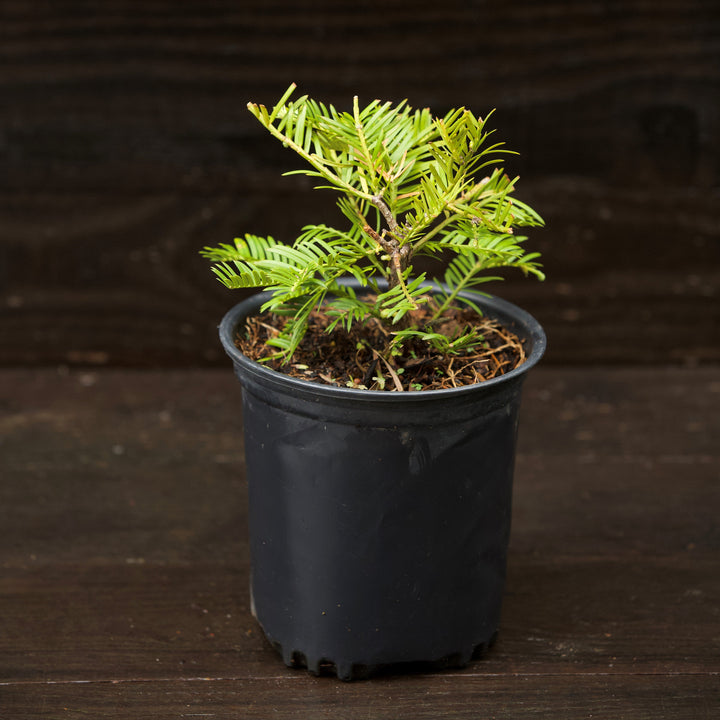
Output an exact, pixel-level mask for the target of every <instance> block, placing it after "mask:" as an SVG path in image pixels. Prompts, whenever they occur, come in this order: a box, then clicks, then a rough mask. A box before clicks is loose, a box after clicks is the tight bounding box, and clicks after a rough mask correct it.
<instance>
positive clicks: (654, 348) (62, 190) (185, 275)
mask: <svg viewBox="0 0 720 720" xmlns="http://www.w3.org/2000/svg"><path fill="white" fill-rule="evenodd" d="M291 81H296V82H297V83H298V84H299V85H300V87H301V89H302V90H303V91H305V92H308V93H310V94H311V95H314V96H316V97H318V98H320V99H323V100H325V101H330V102H333V103H335V104H337V105H339V106H347V105H348V104H349V103H350V101H351V97H352V95H353V94H358V95H359V96H360V97H361V98H362V99H363V100H365V101H368V100H370V99H372V98H374V97H379V98H382V99H391V100H398V99H401V98H404V97H407V98H408V99H409V101H410V102H411V104H413V105H420V106H426V105H427V106H430V107H432V108H433V109H434V110H435V111H437V112H438V113H440V112H443V111H444V110H446V109H448V108H450V107H453V106H456V105H466V106H468V107H471V108H472V109H473V110H475V111H477V112H478V113H484V112H486V111H487V110H489V109H491V108H493V107H494V108H497V114H496V122H497V124H498V126H499V127H500V128H501V131H500V133H499V135H500V136H502V138H503V139H505V140H507V142H508V145H509V146H510V147H512V148H514V149H517V150H519V151H521V153H522V156H521V157H520V158H517V159H513V161H512V162H511V163H510V164H509V165H508V167H509V169H510V170H512V171H513V172H517V173H519V174H520V175H521V176H522V180H521V183H520V186H519V195H520V197H522V198H523V199H525V200H527V201H529V202H531V203H532V204H534V205H535V206H536V207H537V208H538V210H539V211H540V212H541V213H542V214H543V215H544V216H545V218H546V220H547V223H548V227H547V228H546V229H544V230H542V231H537V232H534V233H533V241H534V242H535V244H536V246H537V247H539V248H540V249H541V250H543V251H544V253H545V263H546V269H547V272H548V275H549V279H548V281H547V282H545V283H543V284H540V283H537V282H535V281H532V280H516V279H514V280H511V281H508V282H507V283H505V284H504V285H502V286H495V287H494V288H493V290H494V292H497V293H498V294H502V295H504V296H505V297H508V298H509V299H511V300H515V301H517V302H520V303H521V304H522V305H524V306H525V307H526V308H527V309H528V310H530V311H531V312H533V313H534V314H535V315H536V316H537V317H538V318H539V319H540V320H541V321H542V322H543V324H544V325H545V326H546V329H547V331H548V334H549V338H550V349H549V352H548V356H547V362H549V363H579V364H583V363H642V364H668V363H671V364H672V363H674V364H687V365H693V364H698V363H707V362H717V361H718V360H720V341H719V339H718V333H717V331H716V330H715V328H716V327H717V325H718V322H719V321H720V312H719V307H720V304H719V303H718V289H719V287H720V263H719V262H718V261H719V260H720V206H719V202H718V201H719V200H720V5H718V3H717V1H716V0H653V1H652V2H648V1H647V0H624V1H619V0H616V1H615V0H603V1H600V0H541V1H538V0H519V1H518V2H513V3H490V2H486V1H483V0H476V1H473V0H463V1H462V2H460V1H459V0H446V1H445V2H443V3H437V2H428V1H427V0H416V1H415V2H413V3H407V2H400V1H399V0H384V2H377V1H372V2H355V3H340V2H336V1H334V0H320V1H318V2H297V1H295V0H245V1H243V2H237V1H236V0H172V1H171V0H142V1H141V0H105V1H104V2H102V3H88V2H83V1H81V0H64V1H62V2H55V1H53V0H37V1H35V2H32V3H26V2H23V1H21V0H2V2H0V365H5V366H12V365H123V366H198V365H213V364H224V363H225V362H226V360H225V358H224V357H223V356H222V351H221V350H220V348H219V344H218V342H217V338H216V334H215V326H216V325H217V322H218V320H219V318H220V317H221V315H222V313H223V312H224V310H225V309H226V308H227V307H229V306H230V305H231V304H232V303H234V302H235V301H236V300H237V299H239V295H237V294H234V293H231V292H229V291H226V290H224V289H223V288H222V287H220V286H219V284H217V283H216V282H215V281H214V280H213V278H212V276H211V275H210V273H209V271H208V268H207V266H206V263H205V261H203V260H202V259H201V258H199V257H198V255H197V251H198V249H200V248H201V247H203V246H204V245H207V244H215V243H217V242H221V241H228V240H230V239H232V238H233V237H234V236H235V235H239V234H242V233H244V232H246V231H251V232H256V233H259V234H265V233H270V234H273V235H274V236H275V237H277V238H280V239H287V240H290V239H292V238H293V237H294V234H295V232H296V231H297V229H298V228H300V227H301V226H302V225H303V224H304V223H306V222H309V221H329V220H332V219H333V217H334V214H335V210H334V208H333V199H332V197H331V195H329V194H320V193H311V191H310V185H309V183H308V182H306V181H305V180H303V179H299V178H284V179H283V178H281V177H280V172H281V171H283V170H286V169H289V168H292V167H294V164H293V163H294V158H293V157H291V155H290V154H289V153H286V152H284V151H283V150H282V149H281V148H280V147H279V146H278V147H276V144H275V142H274V141H273V140H272V139H271V138H270V137H269V136H266V134H265V131H264V130H263V129H262V128H261V127H260V125H259V124H257V123H256V121H255V120H254V119H253V118H252V117H251V116H250V115H249V113H247V111H246V109H245V105H246V103H247V101H248V100H256V101H260V102H264V103H267V104H269V103H271V102H273V100H275V99H276V98H277V97H278V96H279V95H280V94H281V92H282V91H283V90H284V89H285V87H287V85H288V84H289V83H290V82H291Z"/></svg>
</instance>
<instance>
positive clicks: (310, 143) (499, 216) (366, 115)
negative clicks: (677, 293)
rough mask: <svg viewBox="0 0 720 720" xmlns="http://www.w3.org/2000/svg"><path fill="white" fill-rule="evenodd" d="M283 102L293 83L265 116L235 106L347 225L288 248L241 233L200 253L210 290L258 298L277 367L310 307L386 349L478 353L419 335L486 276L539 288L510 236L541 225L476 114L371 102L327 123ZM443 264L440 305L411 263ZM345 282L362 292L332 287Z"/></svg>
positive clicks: (529, 260)
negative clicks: (271, 315) (419, 314)
mask: <svg viewBox="0 0 720 720" xmlns="http://www.w3.org/2000/svg"><path fill="white" fill-rule="evenodd" d="M294 91H295V85H294V84H293V85H291V86H290V87H289V88H288V90H287V91H286V92H285V94H284V95H283V96H282V97H281V98H280V100H279V102H278V103H277V105H275V107H274V108H272V110H268V109H267V108H266V107H265V106H263V105H257V104H255V103H249V104H248V109H249V110H250V112H251V113H252V114H253V115H254V116H255V117H256V118H257V119H258V120H259V121H260V123H261V124H262V125H263V126H264V127H265V128H266V129H267V130H268V131H269V132H270V133H271V134H272V135H273V136H275V137H276V138H277V139H278V140H279V141H280V142H281V143H282V144H283V146H284V147H287V148H290V149H292V150H293V151H295V152H296V153H297V154H298V155H299V156H300V157H301V158H302V159H303V160H304V161H305V162H306V167H305V168H304V169H302V170H296V171H294V172H293V173H288V174H296V173H302V174H304V175H308V176H310V177H314V178H318V181H319V184H318V186H317V187H319V188H329V189H331V190H334V191H336V192H339V194H340V196H339V198H338V200H337V204H338V206H339V207H340V210H341V211H342V213H343V214H344V216H345V217H346V218H347V221H348V224H347V227H346V228H345V229H343V230H337V229H335V228H332V227H328V226H326V225H308V226H307V227H305V228H303V230H302V233H301V234H300V236H299V237H298V238H297V239H296V240H295V242H294V243H293V244H292V245H291V246H289V245H285V244H282V243H279V242H277V241H275V240H274V239H273V238H271V237H257V236H255V235H250V234H246V235H245V236H244V237H243V238H237V239H236V240H235V242H234V243H233V244H232V245H228V244H223V245H220V246H218V247H215V248H205V249H204V250H203V251H202V254H203V255H204V256H205V257H207V258H208V259H209V260H211V261H212V262H213V263H214V266H213V270H214V272H215V274H216V275H217V277H218V278H219V280H220V281H221V282H222V283H223V284H224V285H226V286H227V287H228V288H247V287H261V288H264V289H267V290H269V291H271V292H272V295H271V297H270V299H269V300H268V301H267V302H266V303H265V305H264V308H263V309H264V310H268V311H272V312H280V313H283V314H285V315H288V316H289V317H290V321H289V322H288V323H287V326H286V329H285V331H284V332H283V333H282V334H281V335H280V336H279V337H276V338H275V339H274V340H273V341H272V342H273V343H274V344H275V345H276V347H277V348H278V349H279V353H280V354H281V355H282V356H283V357H284V359H285V360H288V359H290V357H291V356H292V354H293V352H294V351H295V349H296V348H297V346H298V344H299V343H300V341H301V340H302V337H303V335H304V332H305V329H306V327H307V320H308V317H309V316H310V313H311V312H312V311H313V310H314V309H316V308H318V307H319V306H320V305H323V304H324V305H325V307H326V309H327V311H328V312H329V313H330V314H331V316H332V318H333V322H332V323H331V325H330V327H329V329H330V330H332V329H333V328H334V327H336V326H337V325H338V324H341V325H342V326H344V327H346V328H348V329H349V328H350V327H351V326H352V324H353V323H355V322H362V321H364V320H366V319H368V318H370V317H375V318H377V319H379V320H380V321H381V322H383V323H384V324H385V325H386V326H388V328H389V330H390V331H391V333H393V336H394V338H395V341H394V346H393V347H391V348H390V350H392V351H397V346H398V345H400V344H402V342H403V340H404V339H406V338H408V337H410V336H415V337H419V338H421V339H422V340H424V341H425V342H428V343H430V344H431V345H432V346H433V347H434V348H435V349H436V350H437V351H438V352H443V353H453V352H457V351H459V349H462V348H467V347H468V346H469V345H473V344H477V343H479V342H481V341H482V338H480V337H475V336H473V335H472V333H470V334H468V335H463V336H462V337H458V338H447V337H445V336H444V335H441V334H439V333H436V332H433V329H432V324H433V321H437V320H438V319H439V318H440V317H441V316H442V313H443V311H444V310H445V309H446V308H447V307H448V306H449V305H450V304H451V303H454V302H456V301H459V300H463V298H462V297H461V296H460V293H461V292H462V291H464V290H469V289H476V288H478V287H479V286H480V285H481V284H483V283H485V282H487V281H488V280H491V279H498V278H496V277H492V276H488V271H492V270H494V269H496V268H502V267H515V268H519V269H520V270H521V271H523V272H524V273H525V274H533V275H535V276H537V277H538V278H540V279H543V277H544V276H543V274H542V272H541V270H540V265H539V263H538V259H539V253H536V252H530V253H527V252H525V251H524V249H523V247H522V243H523V242H524V241H525V240H526V238H525V237H523V236H518V235H516V234H515V229H516V228H518V227H524V226H537V225H542V224H543V221H542V219H541V218H540V216H539V215H538V214H537V213H536V212H535V211H534V210H532V209H531V208H530V207H528V206H527V205H525V204H524V203H522V202H520V201H519V200H517V199H516V198H514V197H513V195H512V194H513V191H514V189H515V180H512V179H510V178H509V177H508V176H507V175H506V174H505V172H504V171H503V169H502V168H499V167H496V163H497V160H498V157H499V155H500V154H501V153H507V152H508V151H507V150H504V149H503V144H502V143H494V144H492V143H490V142H489V138H490V135H491V134H492V132H493V131H491V130H489V129H487V120H488V117H489V116H487V117H485V118H481V117H475V116H474V115H473V114H472V113H471V112H470V111H468V110H466V109H464V108H459V109H456V110H451V111H450V112H448V113H447V114H446V115H445V116H444V117H441V118H440V117H433V116H432V114H431V113H430V111H429V110H427V109H424V110H413V109H412V108H411V107H409V106H408V105H407V103H406V102H401V103H399V104H397V105H393V104H391V103H389V102H386V103H381V102H380V101H378V100H374V101H373V102H371V103H370V104H369V105H367V106H366V107H364V108H360V105H359V103H358V99H357V97H356V98H355V99H354V102H353V107H352V112H340V111H338V110H336V109H335V108H334V107H333V106H332V105H329V106H326V105H324V104H322V103H319V102H316V101H315V100H312V99H310V98H309V97H307V96H306V95H303V96H302V97H299V98H297V99H295V100H292V99H291V98H292V96H293V93H294ZM448 254H450V255H451V257H452V259H451V260H450V262H449V264H448V266H447V270H446V272H445V275H444V278H443V284H444V286H445V290H444V294H443V295H441V296H440V298H439V300H438V299H437V296H436V298H435V299H434V298H433V297H432V296H431V295H430V294H429V293H428V287H427V278H426V277H425V273H419V274H416V273H414V272H413V262H414V261H415V258H417V257H419V256H422V255H425V256H432V257H440V256H442V257H446V256H447V255H448ZM347 276H353V277H355V278H356V279H357V280H358V281H359V283H360V284H361V286H363V287H367V288H368V289H369V290H371V291H372V292H371V294H369V295H367V294H356V293H355V291H354V290H353V289H352V288H350V287H348V286H347V285H343V284H341V283H340V282H339V281H340V279H341V278H343V277H347ZM379 281H384V282H379ZM367 298H372V300H368V299H367ZM463 301H464V302H467V300H463ZM427 303H431V307H432V308H433V314H432V320H431V321H430V323H429V324H426V326H425V327H422V328H413V327H410V326H409V323H408V318H407V316H408V313H410V312H411V311H413V310H416V309H417V308H418V307H419V306H420V305H423V304H427Z"/></svg>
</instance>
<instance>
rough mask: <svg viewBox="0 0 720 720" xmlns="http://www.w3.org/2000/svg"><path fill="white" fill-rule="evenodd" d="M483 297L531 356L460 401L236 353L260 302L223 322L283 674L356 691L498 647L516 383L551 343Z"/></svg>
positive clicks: (254, 527) (255, 602)
mask: <svg viewBox="0 0 720 720" xmlns="http://www.w3.org/2000/svg"><path fill="white" fill-rule="evenodd" d="M472 298H473V300H474V301H475V302H476V303H477V304H478V305H479V306H480V307H481V308H482V309H483V312H485V313H486V314H487V315H490V316H493V317H496V318H498V319H499V320H500V321H502V322H503V323H504V324H505V325H507V326H509V327H511V328H512V329H513V330H514V331H515V332H516V333H517V334H518V335H519V336H520V338H521V339H523V340H524V342H525V348H526V354H527V359H526V361H525V362H524V363H523V364H522V365H521V366H520V367H518V368H516V369H515V370H513V371H511V372H509V373H508V374H506V375H504V376H501V377H497V378H494V379H491V380H487V381H485V382H482V383H479V384H476V385H471V386H464V387H460V388H453V389H450V390H429V391H420V392H403V393H398V392H392V393H391V392H384V391H370V390H358V389H350V388H341V387H333V386H329V385H319V384H316V383H311V382H307V381H303V380H297V379H294V378H291V377H288V376H286V375H283V374H282V373H279V372H276V371H273V370H270V369H269V368H266V367H264V366H262V365H260V364H259V363H256V362H254V361H252V360H249V359H248V358H247V357H245V356H244V355H243V354H242V353H241V352H240V351H239V350H238V349H237V347H236V346H235V338H236V335H237V332H238V331H239V330H241V329H242V325H243V323H244V321H245V318H246V317H247V316H249V315H252V314H254V313H256V312H258V311H259V308H260V306H261V305H262V303H263V302H264V301H265V300H266V299H267V295H266V294H265V293H260V294H258V295H255V296H253V297H251V298H249V299H247V300H245V301H243V302H241V303H239V304H238V305H236V306H235V307H234V308H233V309H232V310H230V311H229V312H228V313H227V315H226V316H225V317H224V319H223V321H222V324H221V325H220V337H221V340H222V343H223V346H224V348H225V350H226V352H227V353H228V355H229V356H230V357H231V358H232V360H233V363H234V367H235V372H236V374H237V376H238V378H239V379H240V381H241V383H242V386H243V422H244V433H245V456H246V470H247V480H248V493H249V531H250V557H251V598H252V607H253V614H254V615H255V617H256V618H257V620H258V622H259V624H260V625H261V626H262V628H263V630H264V632H265V635H266V636H267V638H268V639H269V641H270V642H271V643H272V644H273V645H274V646H275V647H276V648H277V649H278V650H279V651H280V652H281V654H282V656H283V659H284V661H285V663H286V664H287V665H289V666H293V667H307V668H308V669H309V670H310V671H311V672H312V673H316V674H319V673H325V672H327V673H330V674H333V673H334V674H337V676H338V677H339V678H341V679H343V680H350V679H353V678H357V677H365V676H368V675H370V674H372V673H375V672H376V671H378V670H380V669H384V668H386V667H388V666H391V669H393V668H392V666H399V665H402V666H404V665H405V664H406V663H413V664H415V663H425V664H432V666H434V667H448V666H453V667H455V666H462V665H465V664H467V663H468V662H469V661H470V660H471V659H472V658H473V657H477V656H478V655H479V654H481V652H482V651H483V650H484V649H485V648H487V647H488V646H489V644H490V643H491V642H492V641H493V639H494V637H495V635H496V633H497V630H498V625H499V620H500V606H501V599H502V593H503V585H504V580H505V567H506V556H507V547H508V540H509V535H510V516H511V496H512V477H513V467H514V457H515V443H516V436H517V427H518V410H519V405H520V394H521V387H522V382H523V379H524V377H525V375H526V374H527V372H528V370H530V369H531V368H532V367H533V366H534V365H535V364H536V363H537V362H538V360H539V359H540V357H541V356H542V354H543V352H544V350H545V343H546V341H545V335H544V333H543V330H542V328H541V327H540V325H539V324H538V322H537V321H536V320H535V319H534V318H532V317H531V316H530V315H529V314H528V313H526V312H525V311H523V310H521V309H520V308H518V307H516V306H515V305H512V304H511V303H508V302H506V301H503V300H500V299H498V298H494V297H488V296H484V295H472Z"/></svg>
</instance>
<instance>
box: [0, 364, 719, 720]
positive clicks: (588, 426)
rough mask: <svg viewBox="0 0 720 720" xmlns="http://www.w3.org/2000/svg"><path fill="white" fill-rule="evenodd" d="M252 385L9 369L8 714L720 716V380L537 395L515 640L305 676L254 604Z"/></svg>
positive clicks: (5, 451)
mask: <svg viewBox="0 0 720 720" xmlns="http://www.w3.org/2000/svg"><path fill="white" fill-rule="evenodd" d="M239 400H240V387H239V385H238V384H237V383H236V381H235V380H234V378H233V377H232V373H231V371H230V370H229V369H228V370H226V371H216V370H192V371H152V370H148V371H145V370H144V371H129V370H126V371H123V370H102V371H96V370H93V371H83V370H73V371H68V370H67V369H62V368H60V369H46V370H34V371H31V370H3V371H0V474H1V476H2V482H1V483H0V538H1V540H2V542H1V543H0V567H1V568H2V574H1V575H0V717H2V718H8V720H22V719H24V718H33V719H34V718H86V717H91V718H96V717H113V718H133V719H134V720H139V719H141V718H152V719H153V720H156V719H157V718H310V719H312V720H317V719H322V718H333V719H335V718H353V719H354V718H358V719H359V718H362V719H372V720H381V719H384V718H428V719H429V718H441V717H443V718H444V717H447V718H474V719H475V718H548V719H550V718H552V719H553V720H562V719H563V718H573V719H577V718H593V719H595V720H597V719H599V718H603V719H607V720H618V719H619V718H633V719H635V718H647V719H648V720H662V719H663V718H678V719H680V718H682V719H691V720H696V719H702V718H707V719H710V718H717V717H720V677H719V673H720V572H718V571H719V569H720V567H719V562H718V561H719V559H720V513H719V511H720V484H719V483H718V479H719V477H718V476H719V472H718V471H719V470H720V445H719V444H718V437H720V413H718V401H719V400H720V369H718V368H700V369H693V370H690V369H647V368H642V369H639V368H638V369H622V368H620V369H563V368H556V367H554V368H542V367H541V368H539V369H538V370H536V371H535V372H534V373H533V374H532V375H531V377H530V379H529V380H528V382H527V385H526V390H525V396H524V405H523V413H522V422H521V431H520V448H519V457H518V463H517V470H516V485H515V509H514V524H513V534H512V541H511V550H510V556H509V571H508V582H507V589H506V597H505V604H504V610H503V617H502V624H501V630H500V636H499V640H498V642H497V644H496V646H495V647H494V648H493V649H492V651H491V652H490V653H489V654H488V655H487V657H486V658H484V659H482V660H480V661H477V662H474V663H472V664H471V665H470V666H469V667H467V668H466V669H463V670H453V671H448V672H437V673H429V674H423V673H416V674H411V675H386V676H383V677H378V678H375V679H372V680H369V681H362V682H355V683H342V682H340V681H338V680H336V679H334V678H326V677H321V678H316V677H312V676H311V675H309V674H307V673H306V672H304V671H295V670H290V669H287V668H285V666H284V665H283V664H282V662H281V661H280V659H279V657H278V656H277V655H276V654H275V652H274V651H273V650H272V649H271V648H270V647H269V645H268V643H267V642H266V641H265V640H264V638H263V637H262V634H261V632H260V631H259V629H258V627H257V625H256V624H255V622H254V620H253V619H252V617H251V615H250V609H249V606H248V587H247V586H248V551H247V541H246V500H245V483H244V468H243V447H242V439H241V428H242V418H241V414H240V409H239Z"/></svg>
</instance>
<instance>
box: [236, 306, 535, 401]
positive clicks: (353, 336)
mask: <svg viewBox="0 0 720 720" xmlns="http://www.w3.org/2000/svg"><path fill="white" fill-rule="evenodd" d="M430 314H431V313H430V310H429V309H428V308H427V306H422V307H421V308H420V309H418V310H416V311H414V312H413V313H411V314H410V324H411V325H412V326H414V327H419V328H423V327H425V325H426V324H427V321H428V320H429V317H430ZM330 322H331V318H329V317H328V316H327V315H325V314H324V313H323V312H321V311H315V312H314V313H313V314H312V315H311V317H310V322H309V325H308V330H307V332H306V334H305V336H304V338H303V340H302V342H301V343H300V346H299V347H298V349H297V350H296V352H295V354H294V355H293V357H292V359H291V360H290V361H289V362H286V363H283V361H282V360H280V359H272V358H273V355H276V354H277V352H278V351H277V348H274V347H272V346H271V345H267V344H266V341H267V340H268V339H270V338H272V337H273V336H275V335H277V334H278V333H279V332H280V331H281V329H282V328H283V326H284V324H285V318H283V317H282V316H278V315H272V314H269V313H265V314H262V315H257V316H253V317H251V318H249V319H248V321H247V325H246V328H245V332H244V333H241V334H239V336H238V338H237V340H236V344H237V346H238V348H239V349H240V350H241V352H242V353H243V354H244V355H246V356H247V357H249V358H250V359H252V360H256V361H259V362H262V363H263V364H265V365H266V366H267V367H270V368H272V369H273V370H277V371H278V372H281V373H284V374H286V375H290V376H292V377H295V378H300V379H303V380H310V381H312V382H317V383H321V384H326V385H336V386H340V387H353V388H361V389H369V390H386V391H391V392H392V391H395V392H407V391H419V390H441V389H448V388H453V387H460V386H463V385H471V384H474V383H478V382H483V381H485V380H489V379H490V378H493V377H496V376H497V375H502V374H504V373H506V372H509V371H510V370H512V369H514V368H516V367H517V366H518V365H520V364H521V363H522V362H524V360H525V350H524V348H523V343H522V341H521V340H520V339H519V338H518V337H517V335H515V333H513V332H512V331H511V330H510V329H508V328H506V327H503V326H502V325H501V324H500V323H498V322H497V321H496V320H493V319H491V318H488V317H486V316H480V315H478V314H477V313H476V312H474V311H473V310H471V309H469V308H450V309H449V310H448V311H447V312H446V313H445V315H444V316H443V318H442V321H441V322H440V323H439V324H437V325H436V326H435V327H434V331H435V332H440V333H442V334H444V335H447V336H448V337H455V336H457V335H459V334H460V333H461V332H464V331H465V330H466V329H468V328H471V327H475V328H478V329H479V331H480V333H481V334H482V336H483V338H484V343H483V345H482V346H480V347H474V348H471V349H468V350H467V351H463V352H461V353H459V354H457V355H440V354H438V353H437V352H435V351H434V350H433V349H432V347H430V346H429V345H428V344H427V343H426V342H424V341H422V340H420V339H418V338H412V339H411V340H409V341H407V342H406V343H405V345H404V346H403V351H402V354H401V355H393V356H391V355H390V354H389V353H388V352H387V348H388V345H389V342H390V340H391V339H392V335H391V334H390V332H389V331H388V329H387V328H386V327H384V326H383V325H382V323H380V321H378V320H376V319H371V320H369V321H367V322H365V323H363V324H360V323H355V324H354V325H353V326H352V328H351V330H350V332H348V331H346V330H345V329H344V328H341V327H340V325H338V326H336V327H335V328H334V329H333V331H332V332H331V333H327V332H326V328H327V326H328V324H329V323H330Z"/></svg>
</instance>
